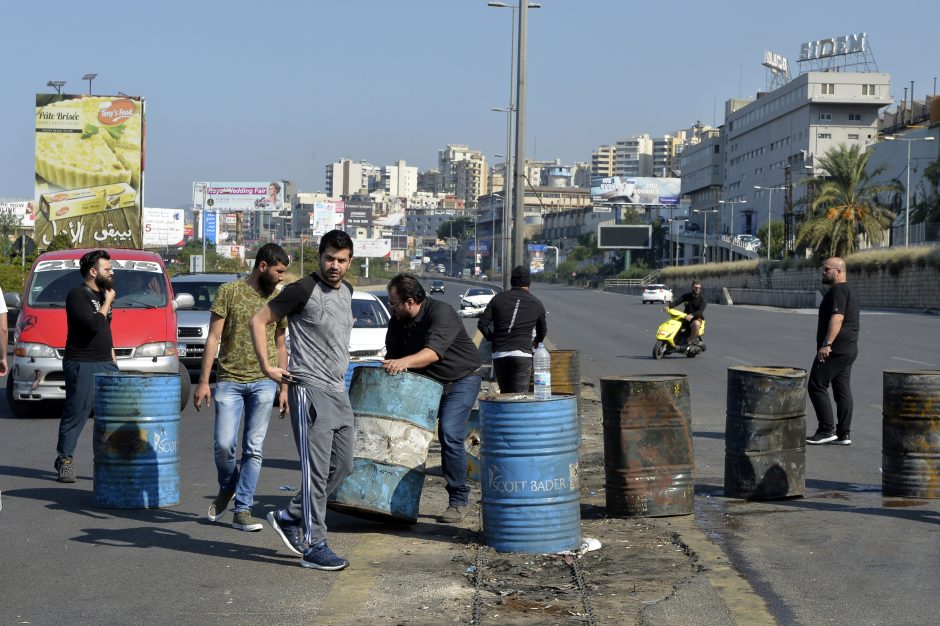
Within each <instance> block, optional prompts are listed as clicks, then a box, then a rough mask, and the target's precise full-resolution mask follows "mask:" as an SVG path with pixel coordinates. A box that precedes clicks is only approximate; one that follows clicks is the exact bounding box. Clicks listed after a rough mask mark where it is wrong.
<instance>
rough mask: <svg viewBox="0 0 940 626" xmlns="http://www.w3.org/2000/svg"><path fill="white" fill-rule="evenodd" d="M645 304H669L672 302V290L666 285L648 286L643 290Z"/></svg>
mask: <svg viewBox="0 0 940 626" xmlns="http://www.w3.org/2000/svg"><path fill="white" fill-rule="evenodd" d="M641 298H642V300H643V304H646V303H647V302H662V303H663V304H668V303H669V302H672V290H671V289H670V288H669V287H667V286H666V285H647V286H646V287H645V288H644V289H643V295H642V296H641Z"/></svg>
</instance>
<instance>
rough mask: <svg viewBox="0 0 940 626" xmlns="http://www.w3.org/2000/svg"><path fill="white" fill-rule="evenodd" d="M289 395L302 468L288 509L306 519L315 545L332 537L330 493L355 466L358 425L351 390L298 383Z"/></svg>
mask: <svg viewBox="0 0 940 626" xmlns="http://www.w3.org/2000/svg"><path fill="white" fill-rule="evenodd" d="M287 401H288V405H289V406H290V416H291V426H292V427H293V430H294V441H295V442H296V443H297V452H298V453H299V455H300V473H301V478H300V492H299V493H297V494H296V495H295V496H294V497H293V498H292V499H291V501H290V505H288V507H287V512H288V514H290V516H291V518H293V519H295V520H301V521H302V522H303V525H304V532H305V537H304V538H305V540H306V541H307V544H308V545H311V546H312V545H315V544H317V543H319V542H321V541H323V540H324V539H326V499H327V496H329V495H330V494H331V493H333V490H334V489H336V487H337V486H338V485H339V484H340V483H341V482H343V479H344V478H346V476H347V475H349V472H350V471H351V470H352V465H353V448H354V445H355V442H356V428H355V425H354V422H353V412H352V407H351V406H350V404H349V396H348V395H347V394H346V393H345V391H343V392H330V391H326V390H324V389H320V388H317V387H312V386H310V385H301V384H292V385H290V388H289V390H288V394H287Z"/></svg>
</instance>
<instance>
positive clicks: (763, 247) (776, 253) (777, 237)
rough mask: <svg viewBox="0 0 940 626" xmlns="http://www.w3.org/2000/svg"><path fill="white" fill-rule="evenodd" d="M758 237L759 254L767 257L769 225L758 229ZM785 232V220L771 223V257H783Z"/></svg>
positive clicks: (763, 257)
mask: <svg viewBox="0 0 940 626" xmlns="http://www.w3.org/2000/svg"><path fill="white" fill-rule="evenodd" d="M757 238H758V239H760V246H759V247H758V248H757V255H758V256H759V257H760V258H762V259H766V258H767V241H768V240H767V227H766V226H763V227H761V228H760V229H758V231H757ZM783 238H784V232H783V222H771V223H770V258H771V259H780V258H782V257H783V250H784V247H785V246H784V241H783Z"/></svg>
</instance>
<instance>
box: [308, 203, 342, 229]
mask: <svg viewBox="0 0 940 626" xmlns="http://www.w3.org/2000/svg"><path fill="white" fill-rule="evenodd" d="M337 205H338V206H337ZM343 210H344V208H343V201H342V200H335V201H334V200H327V201H326V202H315V203H314V204H313V211H311V212H310V233H311V234H312V235H315V236H319V235H325V234H326V233H328V232H330V231H331V230H333V229H334V228H336V214H337V212H339V213H342V212H343Z"/></svg>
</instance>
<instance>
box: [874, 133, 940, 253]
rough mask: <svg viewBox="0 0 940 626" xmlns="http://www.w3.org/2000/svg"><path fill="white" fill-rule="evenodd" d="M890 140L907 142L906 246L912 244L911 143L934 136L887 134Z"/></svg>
mask: <svg viewBox="0 0 940 626" xmlns="http://www.w3.org/2000/svg"><path fill="white" fill-rule="evenodd" d="M884 138H885V139H886V140H888V141H905V142H907V184H906V185H905V186H904V195H905V201H904V247H905V248H906V247H907V246H909V245H911V144H912V143H914V142H915V141H933V140H934V138H933V137H914V138H911V139H905V138H904V137H896V136H894V135H885V137H884Z"/></svg>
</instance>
